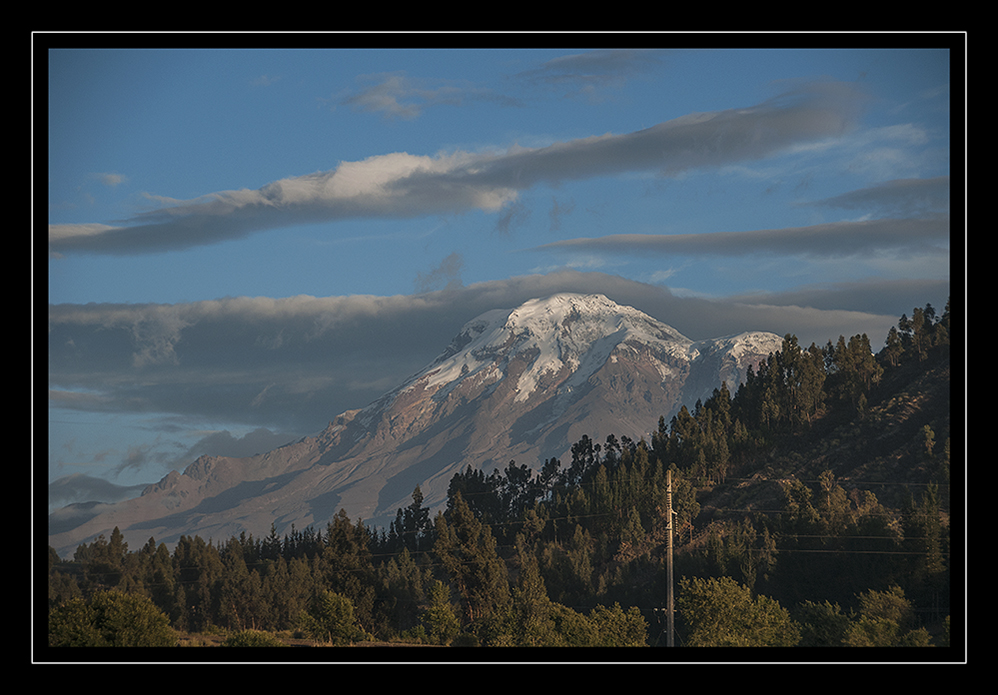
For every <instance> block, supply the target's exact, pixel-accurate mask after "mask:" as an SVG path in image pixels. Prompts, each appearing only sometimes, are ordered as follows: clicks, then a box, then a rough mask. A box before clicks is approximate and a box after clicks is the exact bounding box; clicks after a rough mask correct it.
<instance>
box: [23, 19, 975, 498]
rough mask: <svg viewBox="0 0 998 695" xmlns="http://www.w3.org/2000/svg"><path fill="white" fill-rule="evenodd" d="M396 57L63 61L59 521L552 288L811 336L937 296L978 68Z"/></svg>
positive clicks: (53, 254) (713, 56)
mask: <svg viewBox="0 0 998 695" xmlns="http://www.w3.org/2000/svg"><path fill="white" fill-rule="evenodd" d="M48 38H50V37H46V39H48ZM57 38H58V37H57ZM82 38H83V40H84V41H85V40H86V38H87V37H86V36H84V37H82ZM349 38H350V39H351V41H344V42H343V43H348V44H352V43H357V42H358V41H357V37H349ZM393 38H395V39H404V38H406V37H388V39H385V37H377V38H373V37H372V38H371V40H370V42H369V43H370V44H375V43H376V42H377V43H378V45H379V46H380V47H378V48H370V49H362V48H349V49H327V50H311V49H282V48H266V49H249V50H235V49H226V48H219V49H206V50H198V49H192V48H184V49H127V50H124V49H110V50H96V49H88V48H69V49H55V48H53V49H52V50H50V51H48V52H47V54H45V53H43V54H42V55H44V57H45V60H47V65H46V64H44V63H36V64H35V65H34V70H35V76H36V85H38V86H39V87H40V85H43V84H44V83H45V80H44V77H41V78H40V76H44V75H45V74H46V73H47V88H48V92H47V95H46V96H47V103H45V104H43V105H42V106H38V107H37V108H39V109H42V108H44V109H47V116H48V123H47V143H45V144H46V147H47V149H46V150H45V154H46V155H47V157H48V161H47V162H42V161H41V158H40V157H38V156H36V158H35V165H36V167H38V166H39V165H41V164H45V165H46V166H47V173H48V179H47V181H48V188H47V190H46V191H40V190H36V191H35V193H36V196H40V195H42V194H44V195H47V202H48V206H47V211H48V220H47V223H48V226H49V238H48V240H47V247H46V246H45V245H43V242H42V240H41V239H40V238H39V237H37V236H36V240H35V246H34V253H35V254H36V256H37V255H41V254H46V255H47V274H48V277H47V280H48V288H47V290H48V302H49V329H50V330H49V337H50V338H49V340H50V342H49V350H50V362H49V364H50V368H49V389H50V396H49V423H48V426H49V467H48V479H49V482H50V483H52V488H51V492H50V495H51V502H52V504H54V505H58V504H62V503H66V502H71V501H83V500H87V499H98V498H100V499H105V500H110V499H114V498H115V497H116V496H120V495H123V494H133V493H134V487H133V486H141V485H143V484H146V483H151V482H155V481H156V480H159V479H160V478H161V477H162V476H163V475H165V474H166V473H167V472H169V470H171V469H174V468H177V469H181V470H182V469H183V468H184V467H185V466H186V465H187V464H188V463H190V462H191V461H193V459H194V458H196V456H197V455H199V454H201V453H211V454H231V455H240V454H244V453H254V452H256V451H264V450H268V449H270V448H273V447H274V446H277V445H279V444H281V443H284V442H286V441H289V440H290V439H292V438H295V437H300V436H302V435H306V434H313V433H315V432H316V431H318V430H319V429H321V427H322V426H324V425H325V423H326V422H328V421H329V420H331V419H332V418H333V417H335V415H337V414H338V413H339V412H342V411H343V410H346V409H349V408H359V407H363V406H364V405H366V404H367V403H369V402H370V401H371V400H373V399H374V398H376V397H377V396H378V395H380V394H381V393H382V392H384V391H386V390H388V389H390V388H392V387H393V386H395V385H396V384H397V383H399V382H400V381H401V380H402V379H404V378H405V377H406V376H408V375H409V374H411V373H413V372H415V371H417V370H418V369H419V368H420V367H422V366H423V365H424V364H425V363H427V362H429V361H430V360H431V359H432V358H433V357H434V356H435V355H436V354H437V353H439V352H440V351H441V350H442V349H443V348H444V347H445V346H446V344H447V343H448V342H449V340H450V338H451V337H452V336H453V335H454V334H455V333H456V332H457V330H458V329H459V328H460V326H461V325H462V324H463V323H464V322H465V321H467V320H470V319H471V318H473V317H474V316H476V315H477V314H479V313H481V312H483V311H485V310H487V309H491V308H498V307H512V306H514V305H516V304H519V303H521V302H522V301H525V300H526V299H529V298H531V297H533V296H541V295H543V294H550V293H552V292H556V291H564V290H570V291H597V292H602V293H604V294H607V295H608V296H610V297H611V299H615V300H616V301H619V302H621V303H627V304H631V305H633V306H636V307H637V308H639V309H642V310H644V311H647V312H648V313H651V314H652V315H654V316H655V317H656V318H659V319H660V320H662V321H664V322H666V323H668V324H670V325H672V326H674V327H675V328H677V329H678V330H680V331H681V332H682V333H684V334H686V335H687V336H689V337H690V338H693V339H699V338H706V337H718V336H720V335H726V334H729V333H735V332H740V331H742V330H772V331H774V332H777V333H780V334H784V333H788V332H790V333H795V334H797V335H798V337H799V338H800V340H801V342H803V343H805V344H809V343H810V342H817V343H818V344H824V343H825V342H827V340H829V339H832V340H834V339H835V338H837V337H838V336H839V335H846V336H850V335H854V334H857V333H862V332H866V333H868V334H869V335H870V337H871V339H872V340H873V341H874V342H875V343H877V342H879V341H881V340H882V338H883V337H884V335H886V331H887V329H888V328H889V326H890V325H893V324H894V323H896V320H897V318H898V316H900V314H901V313H903V312H908V313H909V314H910V312H911V309H912V308H913V307H914V306H923V305H924V304H925V303H932V304H933V305H934V306H936V307H937V308H938V309H939V310H941V309H942V307H943V305H944V304H945V302H946V299H947V297H948V295H949V282H950V264H951V257H950V251H949V239H950V227H949V203H950V200H949V191H950V183H949V177H950V174H951V173H953V174H954V175H957V176H958V175H960V174H961V173H962V172H961V171H959V170H958V171H956V172H951V161H950V150H951V147H953V146H956V147H957V148H958V152H957V154H958V155H960V154H962V147H963V145H962V143H961V142H955V143H951V139H950V138H951V125H950V118H951V105H952V101H953V99H954V95H957V96H959V95H960V94H962V91H963V84H962V82H961V83H958V84H956V85H953V84H951V75H950V70H951V67H961V66H962V61H963V58H964V56H963V53H962V49H961V50H957V51H956V52H953V53H951V52H950V51H949V50H947V49H945V48H942V49H939V48H935V49H933V48H924V49H911V48H905V49H890V48H872V49H869V50H861V49H858V48H841V49H840V48H836V49H827V50H819V49H800V50H791V49H786V48H778V49H768V50H767V49H762V48H730V49H729V48H723V46H724V45H725V43H724V41H725V37H723V36H722V37H720V38H718V37H709V38H708V37H704V39H703V40H702V41H697V37H695V36H694V37H690V36H689V35H684V36H682V37H673V36H670V35H668V34H648V35H638V36H634V35H631V36H628V37H627V40H626V41H618V42H617V43H616V44H611V43H610V41H609V39H608V37H605V36H602V35H599V34H597V35H583V36H579V37H577V38H578V44H577V45H576V46H573V47H566V48H558V49H553V48H552V49H530V48H517V49H499V48H496V49H458V48H444V49H435V50H431V49H401V48H392V47H391V46H393V45H403V44H405V43H409V44H411V43H414V42H413V41H412V40H411V38H412V37H409V38H410V40H408V41H404V40H397V41H395V42H394V43H393V41H392V39H393ZM416 38H418V37H416ZM502 38H503V37H499V40H498V41H496V39H495V37H493V38H492V40H491V41H490V43H496V44H497V45H503V44H502V41H501V39H502ZM523 38H524V37H509V39H510V40H509V45H520V44H521V43H523V41H522V39H523ZM527 38H528V39H530V38H533V39H534V40H536V42H537V43H538V44H540V43H542V41H541V40H540V39H541V37H536V36H534V37H527ZM738 38H739V40H738V41H736V42H733V43H732V45H746V44H748V45H751V44H752V41H751V40H746V37H744V36H741V37H738ZM747 38H748V39H751V36H749V37H747ZM951 38H952V37H950V39H947V37H933V36H931V35H930V36H928V37H916V39H915V40H914V41H913V42H910V43H908V45H929V43H928V42H930V41H932V40H935V41H936V42H937V43H938V44H939V45H943V46H945V45H946V41H945V40H951ZM957 38H959V37H957ZM878 39H879V37H869V38H868V39H866V40H867V41H868V42H869V44H870V45H871V46H878V45H882V42H878ZM944 39H945V40H944ZM858 40H863V37H859V38H857V37H843V44H842V45H843V46H855V45H856V43H857V41H858ZM53 43H54V41H53ZM186 43H187V42H185V41H179V40H178V45H186ZM295 43H297V41H296V42H295ZM325 43H330V44H332V43H334V42H333V41H331V40H330V41H325ZM416 43H418V42H416ZM483 43H484V42H483ZM556 43H557V44H558V45H562V44H565V43H566V37H564V36H562V37H559V40H558V41H557V42H556ZM698 43H702V45H704V46H712V47H711V48H699V47H697V44H698ZM776 43H777V44H788V43H790V42H789V41H787V40H786V38H783V39H781V40H779V41H777V42H776ZM794 43H800V44H802V45H807V41H806V40H804V41H798V42H794ZM899 43H900V42H899V41H897V40H896V39H889V40H888V42H887V43H886V44H883V45H897V44H899ZM677 44H682V45H683V46H684V47H683V48H675V47H674V46H675V45H677ZM759 44H760V45H762V40H760V41H759ZM46 45H48V44H46ZM268 45H270V42H269V41H268ZM292 45H295V44H292ZM472 45H474V44H472ZM610 45H615V46H619V45H625V46H627V48H617V47H611V48H607V47H606V46H610ZM956 45H957V46H959V44H956ZM717 46H722V47H721V48H717ZM958 74H959V73H958ZM961 79H962V78H961ZM36 88H38V87H36ZM957 107H958V108H957V109H956V115H957V118H959V119H962V115H961V114H962V110H961V109H962V104H959V103H958V104H957ZM36 116H38V117H39V119H40V122H43V121H44V113H36ZM41 135H42V133H40V132H36V147H37V141H38V140H42V138H41ZM42 142H44V140H42ZM40 152H41V148H40V149H38V150H36V155H37V154H40ZM959 161H960V160H959V159H958V165H959ZM960 202H961V201H960V200H959V199H958V203H960ZM38 222H40V221H39V220H36V223H38ZM38 227H40V224H36V228H38ZM957 234H958V235H961V236H962V234H963V230H962V229H958V230H957ZM650 426H651V425H650Z"/></svg>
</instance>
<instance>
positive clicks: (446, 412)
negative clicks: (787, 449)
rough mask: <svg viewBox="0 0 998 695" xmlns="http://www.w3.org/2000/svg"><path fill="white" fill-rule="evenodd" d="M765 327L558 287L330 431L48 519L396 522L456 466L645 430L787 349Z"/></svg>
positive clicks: (53, 522)
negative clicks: (662, 316)
mask: <svg viewBox="0 0 998 695" xmlns="http://www.w3.org/2000/svg"><path fill="white" fill-rule="evenodd" d="M781 342H782V339H781V338H780V337H779V336H776V335H774V334H771V333H759V332H754V333H744V334H740V335H735V336H728V337H724V338H718V339H713V340H705V341H692V340H690V339H688V338H686V337H685V336H683V335H681V334H680V333H679V332H678V331H676V330H675V329H673V328H671V327H670V326H667V325H665V324H663V323H661V322H659V321H656V320H655V319H652V318H651V317H649V316H647V315H645V314H643V313H641V312H639V311H637V310H635V309H633V308H630V307H625V306H620V305H617V304H615V303H614V302H612V301H610V300H609V299H607V298H606V297H603V296H601V295H579V294H559V295H555V296H552V297H547V298H544V299H536V300H532V301H529V302H527V303H525V304H523V305H522V306H520V307H517V308H515V309H513V310H511V311H510V310H495V311H490V312H487V313H485V314H483V315H481V316H479V317H478V318H476V319H474V320H472V321H470V322H469V323H467V324H466V325H465V326H464V328H463V329H462V331H461V332H460V333H459V334H458V335H457V336H456V337H455V338H454V340H453V341H452V342H451V344H450V345H449V346H448V347H447V348H446V349H445V350H444V352H443V353H441V355H440V356H439V357H438V358H437V359H436V360H434V361H433V362H432V363H431V364H429V365H428V366H427V367H426V368H425V369H423V370H422V371H420V372H419V373H417V374H415V375H413V376H412V377H411V378H409V379H408V380H406V381H405V382H404V383H403V384H402V385H400V386H399V387H398V388H396V389H395V390H393V391H391V392H389V393H387V394H385V395H384V396H383V397H381V398H380V399H378V400H377V401H375V402H374V403H371V404H370V405H368V406H367V407H366V408H364V409H362V410H356V411H350V412H347V413H343V414H341V415H339V416H337V417H336V418H335V419H334V420H333V421H331V422H330V424H329V426H328V427H326V428H325V429H324V430H323V431H322V432H319V433H318V434H317V435H315V436H312V437H306V438H303V439H302V440H300V441H297V442H294V443H291V444H288V445H286V446H284V447H281V448H279V449H276V450H274V451H271V452H268V453H265V454H260V455H257V456H252V457H248V458H239V459H236V458H226V457H207V456H204V457H201V458H199V459H198V460H197V461H195V462H193V463H192V464H191V465H190V466H188V467H187V469H186V470H185V471H184V472H183V473H179V472H177V471H174V472H171V473H170V474H169V475H167V476H166V477H164V478H163V479H162V480H161V481H159V482H158V483H156V484H154V485H150V486H149V487H148V488H146V489H145V491H144V492H143V493H142V495H141V496H140V497H138V498H135V499H132V500H127V501H125V502H121V503H117V504H111V505H89V506H87V505H72V506H70V507H67V508H64V509H62V510H59V511H57V512H55V513H54V514H52V515H51V516H50V544H51V545H52V546H53V547H54V548H56V550H58V551H59V552H60V553H63V554H68V555H71V554H72V551H73V550H75V548H76V546H77V545H78V544H79V543H81V542H87V541H89V540H92V539H93V538H94V537H95V536H96V535H98V534H100V533H103V534H105V536H106V535H108V534H109V533H110V531H111V530H112V529H113V528H114V527H115V526H118V527H119V529H120V530H121V532H122V533H123V534H124V536H125V539H126V540H127V541H128V542H129V544H130V545H134V544H138V545H141V544H143V543H144V542H145V541H147V540H148V539H149V538H150V537H153V538H155V539H156V541H157V542H166V543H172V542H175V541H176V540H177V539H178V538H179V536H180V535H182V534H188V535H192V534H197V535H199V536H201V537H202V538H205V539H207V538H216V539H224V538H228V537H230V536H232V535H238V534H239V533H241V532H246V533H252V534H253V535H255V536H263V535H266V534H267V533H268V532H269V530H270V527H271V524H272V523H273V524H274V526H275V528H276V529H277V531H278V533H281V534H283V533H285V532H287V531H288V530H289V529H290V528H291V525H292V524H294V525H295V526H296V527H297V528H298V529H304V528H306V527H307V526H309V525H314V526H315V527H317V528H322V527H323V526H325V524H326V522H327V521H328V520H329V519H331V518H332V516H333V515H334V514H335V513H336V512H338V511H339V510H340V509H343V510H345V511H346V513H347V514H348V516H349V517H350V518H351V519H360V520H363V521H364V523H365V524H366V525H368V526H378V527H386V526H387V525H388V523H389V522H390V521H391V520H392V519H393V518H394V515H395V511H396V510H397V509H398V508H399V507H403V506H406V505H408V504H409V503H410V501H411V494H412V491H413V489H414V488H415V487H416V486H417V485H419V486H420V489H421V491H422V493H423V495H424V503H425V504H427V505H428V506H430V507H431V508H435V507H438V506H439V505H441V504H442V503H443V502H445V501H446V494H447V486H448V483H449V481H450V479H451V477H452V476H453V475H454V473H455V472H457V471H458V470H463V469H464V468H465V467H467V466H469V465H471V466H474V467H476V468H481V469H483V470H484V471H485V472H489V471H491V470H492V469H493V468H496V467H505V466H506V464H507V463H508V462H509V461H510V460H515V461H516V462H517V463H518V464H527V465H528V466H530V467H531V468H535V469H536V468H539V467H540V466H541V465H542V464H543V463H544V461H545V460H546V459H547V458H551V457H557V458H564V457H566V455H568V453H569V451H570V449H571V446H572V444H574V443H575V442H576V441H578V440H579V439H580V438H581V436H582V435H583V434H586V435H589V436H590V437H592V438H593V439H595V440H597V441H598V440H601V439H603V438H605V437H606V435H607V434H611V433H612V434H615V435H617V436H618V437H619V436H628V437H631V438H632V439H638V438H640V437H642V436H646V435H647V434H648V432H650V431H651V429H652V428H653V427H655V426H656V424H657V422H658V418H659V417H660V416H665V417H666V419H667V420H668V419H670V418H671V417H672V415H673V414H674V413H676V412H678V410H679V408H680V407H681V406H682V405H688V406H692V405H693V404H694V403H695V402H696V401H697V399H706V398H707V397H708V396H709V395H710V394H711V393H712V392H713V390H714V389H715V388H717V387H719V386H720V385H721V383H722V381H726V382H727V384H728V386H729V388H730V389H731V390H732V391H734V390H735V388H736V387H737V385H738V384H740V383H741V382H742V381H743V380H744V378H745V374H746V372H747V369H748V367H749V366H750V365H753V366H754V365H755V364H757V363H758V362H759V361H760V360H762V359H764V358H765V357H766V356H767V355H768V354H769V353H770V352H773V351H776V350H778V349H779V348H780V345H781Z"/></svg>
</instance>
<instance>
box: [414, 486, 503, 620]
mask: <svg viewBox="0 0 998 695" xmlns="http://www.w3.org/2000/svg"><path fill="white" fill-rule="evenodd" d="M453 503H454V504H453V508H452V509H451V510H450V512H449V514H447V515H444V514H438V515H437V517H436V521H435V524H436V535H437V539H436V543H435V544H434V547H433V552H434V554H435V555H436V556H437V558H438V560H439V561H440V563H441V565H442V566H443V568H444V570H445V571H446V572H447V575H448V577H449V578H450V580H451V581H452V582H453V583H454V585H455V586H456V587H457V591H458V594H459V595H460V597H461V603H462V606H463V609H464V617H465V620H466V621H467V622H469V623H472V622H474V621H475V620H478V619H480V618H482V617H483V616H485V615H486V614H488V613H489V612H490V611H491V610H493V609H495V608H497V607H499V606H504V605H506V604H507V603H508V602H509V598H510V595H509V581H508V576H507V571H506V566H505V564H504V563H503V561H502V559H501V558H500V557H499V554H498V552H497V550H496V542H495V538H494V536H493V535H492V532H491V529H490V528H489V526H488V525H486V524H484V523H482V522H481V521H479V520H478V519H476V518H475V515H474V514H473V513H472V511H471V508H470V507H469V506H468V504H467V503H466V502H465V501H464V497H463V495H461V493H457V494H456V495H455V497H454V500H453Z"/></svg>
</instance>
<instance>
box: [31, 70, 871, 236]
mask: <svg viewBox="0 0 998 695" xmlns="http://www.w3.org/2000/svg"><path fill="white" fill-rule="evenodd" d="M861 101H862V97H861V96H860V95H859V94H858V93H857V92H856V91H855V90H854V89H853V88H852V87H850V86H848V85H845V84H841V83H823V84H816V85H810V86H808V87H806V88H800V89H797V90H795V91H793V92H788V93H786V94H783V95H781V96H779V97H776V98H774V99H771V100H768V101H766V102H763V103H761V104H758V105H755V106H750V107H747V108H737V109H728V110H724V111H716V112H711V113H696V114H690V115H687V116H683V117H681V118H677V119H673V120H670V121H666V122H664V123H660V124H658V125H656V126H652V127H651V128H647V129H644V130H640V131H637V132H633V133H627V134H623V135H613V134H606V135H601V136H594V137H588V138H582V139H578V140H572V141H568V142H562V143H556V144H553V145H550V146H548V147H541V148H515V149H511V150H509V151H507V152H505V153H502V154H491V153H484V154H482V153H474V154H473V153H466V152H455V153H450V154H444V155H439V156H433V157H430V156H414V155H409V154H406V153H393V154H387V155H380V156H375V157H370V158H368V159H365V160H362V161H359V162H343V163H341V164H340V165H339V166H337V167H336V168H335V169H332V170H330V171H325V172H317V173H314V174H309V175H305V176H300V177H294V178H288V179H282V180H280V181H275V182H273V183H270V184H268V185H266V186H264V187H262V188H260V189H257V190H245V189H244V190H234V191H222V192H219V193H213V194H210V195H206V196H203V197H201V198H198V199H195V200H190V201H164V203H165V205H164V207H162V208H160V209H158V210H154V211H150V212H147V213H143V214H140V215H137V216H135V217H134V218H132V219H129V220H125V221H123V222H120V223H115V224H70V225H51V226H50V227H49V247H50V251H51V252H52V253H54V254H62V253H71V252H87V253H108V254H112V253H121V254H130V253H150V252H156V251H163V250H167V249H177V248H186V247H191V246H197V245H202V244H211V243H217V242H220V241H225V240H230V239H236V238H240V237H244V236H246V235H247V234H250V233H253V232H258V231H261V230H265V229H272V228H277V227H283V226H289V225H296V224H305V223H314V222H320V221H335V220H340V219H349V218H361V217H394V218H411V217H417V216H424V215H430V214H443V213H452V212H461V211H467V210H485V211H490V212H496V211H500V210H501V209H502V208H503V207H505V206H508V205H510V204H513V203H515V202H516V200H517V196H518V194H519V192H521V191H524V190H527V189H530V188H532V187H534V186H537V185H540V184H549V185H556V184H558V183H560V182H563V181H570V180H581V179H589V178H594V177H602V176H614V175H618V174H622V173H627V172H633V171H653V172H658V173H659V174H662V175H674V174H679V173H681V172H684V171H687V170H691V169H697V168H704V167H719V166H724V165H727V164H733V163H736V162H745V161H752V160H758V159H762V158H765V157H768V156H771V155H774V154H777V153H779V152H783V151H786V150H787V149H788V148H791V147H793V146H795V145H800V144H803V143H810V142H815V141H821V140H825V139H828V138H836V137H841V136H844V135H845V134H847V133H848V132H849V131H850V130H851V129H852V127H853V126H854V123H855V118H856V116H857V115H858V108H859V106H860V103H861Z"/></svg>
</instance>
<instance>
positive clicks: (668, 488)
mask: <svg viewBox="0 0 998 695" xmlns="http://www.w3.org/2000/svg"><path fill="white" fill-rule="evenodd" d="M665 525H666V528H667V529H668V531H669V538H668V540H667V541H666V545H665V551H666V556H665V558H666V560H665V567H666V572H665V576H666V582H668V587H667V591H666V596H667V598H666V608H665V615H666V638H665V646H667V647H672V646H674V645H673V640H672V633H673V630H674V628H675V617H674V616H675V614H674V611H673V602H672V469H667V470H666V471H665Z"/></svg>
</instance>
